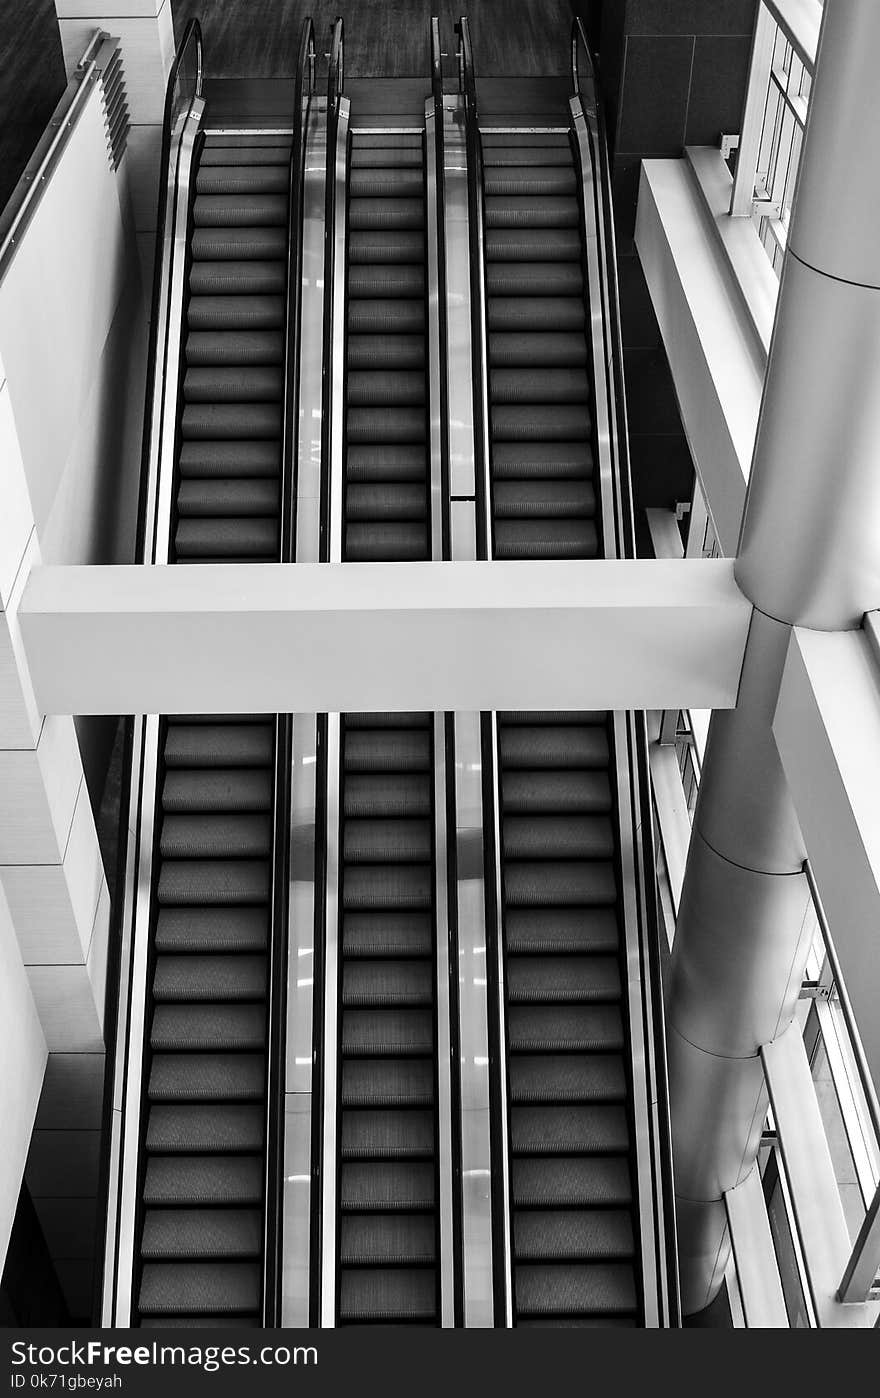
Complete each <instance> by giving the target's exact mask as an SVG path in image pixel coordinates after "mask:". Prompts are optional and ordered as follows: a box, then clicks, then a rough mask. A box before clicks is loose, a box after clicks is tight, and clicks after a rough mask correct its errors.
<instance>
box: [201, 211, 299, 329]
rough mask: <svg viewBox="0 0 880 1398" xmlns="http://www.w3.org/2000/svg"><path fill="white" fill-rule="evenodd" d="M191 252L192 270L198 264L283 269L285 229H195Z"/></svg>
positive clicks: (245, 227)
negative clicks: (252, 264)
mask: <svg viewBox="0 0 880 1398" xmlns="http://www.w3.org/2000/svg"><path fill="white" fill-rule="evenodd" d="M190 248H191V252H192V260H193V266H196V265H198V263H200V262H201V263H206V262H257V263H261V264H263V265H264V266H265V265H268V264H272V263H277V264H280V265H281V266H282V267H283V266H284V265H285V259H286V257H287V228H286V227H283V226H280V225H279V226H277V227H266V226H263V227H260V226H250V227H248V226H242V227H238V228H217V227H214V228H194V229H193V230H192V237H191V239H190ZM190 323H192V322H191V321H190Z"/></svg>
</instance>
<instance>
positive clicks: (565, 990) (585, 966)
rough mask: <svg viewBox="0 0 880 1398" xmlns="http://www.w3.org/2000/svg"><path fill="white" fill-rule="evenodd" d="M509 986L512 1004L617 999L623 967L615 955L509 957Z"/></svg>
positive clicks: (607, 1000)
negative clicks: (621, 968)
mask: <svg viewBox="0 0 880 1398" xmlns="http://www.w3.org/2000/svg"><path fill="white" fill-rule="evenodd" d="M507 988H508V997H509V1000H510V1003H511V1004H512V1005H528V1004H532V1005H542V1004H544V1005H573V1004H578V1003H582V1004H595V1003H597V1002H604V1003H608V1002H611V1003H615V1002H617V1001H619V999H620V967H619V964H618V961H617V958H616V957H614V956H522V957H510V958H509V960H508V967H507Z"/></svg>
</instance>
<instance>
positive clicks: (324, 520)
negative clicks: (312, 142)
mask: <svg viewBox="0 0 880 1398" xmlns="http://www.w3.org/2000/svg"><path fill="white" fill-rule="evenodd" d="M344 54H345V25H344V22H343V20H342V18H341V16H340V17H339V18H337V20H336V22H335V23H334V25H333V35H332V38H331V41H330V53H329V60H330V61H329V67H328V69H327V169H326V185H325V202H324V337H323V339H324V370H323V373H324V384H323V391H322V398H323V405H322V414H321V460H322V463H323V467H322V471H321V481H322V484H321V506H320V528H319V533H320V546H319V558H320V560H321V562H322V563H326V562H328V561H329V559H330V547H331V541H330V532H331V515H330V511H331V471H330V465H329V463H330V445H331V413H330V406H331V398H332V393H333V373H332V365H331V364H330V363H329V362H328V361H329V356H330V350H331V345H332V339H333V301H334V295H335V285H334V246H335V245H334V231H335V227H336V155H337V152H336V144H337V135H338V126H339V104H340V101H341V99H342V95H343V94H342V88H343V82H344V77H345V68H344Z"/></svg>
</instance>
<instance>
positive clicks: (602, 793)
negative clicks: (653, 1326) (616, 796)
mask: <svg viewBox="0 0 880 1398" xmlns="http://www.w3.org/2000/svg"><path fill="white" fill-rule="evenodd" d="M501 806H502V810H503V813H504V818H505V821H507V820H509V819H510V817H511V816H513V815H525V814H529V815H532V816H546V815H551V814H554V813H556V812H560V813H564V814H565V815H566V816H569V815H579V814H582V813H588V814H590V815H598V814H600V813H601V814H605V813H607V812H609V811H610V810H611V786H610V783H609V781H608V776H607V773H605V772H588V771H583V770H578V771H573V772H522V771H513V772H509V771H505V772H502V774H501Z"/></svg>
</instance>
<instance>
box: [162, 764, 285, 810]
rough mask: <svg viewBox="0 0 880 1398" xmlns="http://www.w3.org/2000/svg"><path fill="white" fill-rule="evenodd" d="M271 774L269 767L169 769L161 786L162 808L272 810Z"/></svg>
mask: <svg viewBox="0 0 880 1398" xmlns="http://www.w3.org/2000/svg"><path fill="white" fill-rule="evenodd" d="M272 795H273V783H272V774H271V772H269V771H268V770H267V769H264V770H251V769H248V768H226V769H223V768H220V769H219V770H214V771H206V770H204V769H200V770H197V771H190V772H182V771H180V770H179V769H174V770H172V771H170V772H166V774H165V780H164V782H163V785H162V809H163V811H165V812H166V813H167V812H169V811H170V812H177V813H180V812H191V811H204V812H206V813H207V812H211V813H219V812H221V811H270V810H271V808H272Z"/></svg>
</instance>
